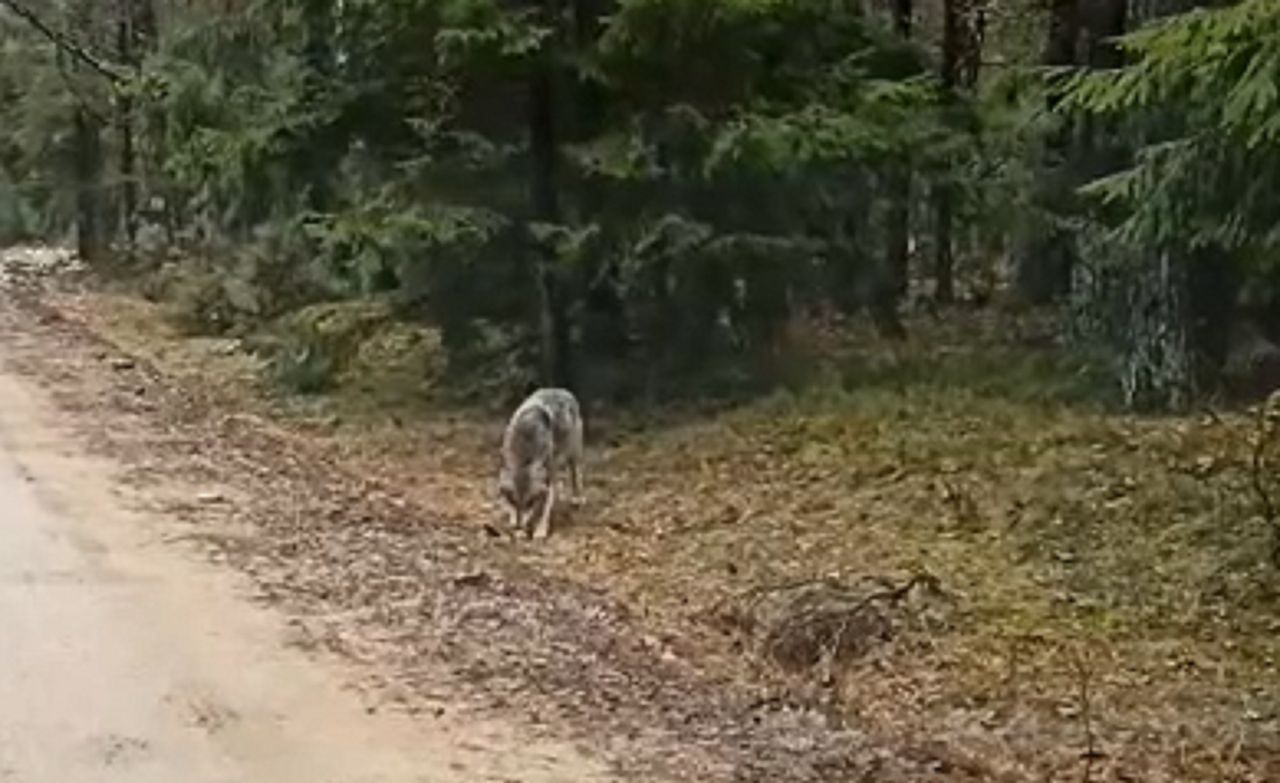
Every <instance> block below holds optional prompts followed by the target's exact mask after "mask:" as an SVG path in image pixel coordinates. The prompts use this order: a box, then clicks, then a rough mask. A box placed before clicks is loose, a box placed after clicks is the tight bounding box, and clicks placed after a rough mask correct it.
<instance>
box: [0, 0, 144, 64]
mask: <svg viewBox="0 0 1280 783" xmlns="http://www.w3.org/2000/svg"><path fill="white" fill-rule="evenodd" d="M0 5H2V6H4V7H5V8H8V9H9V10H10V11H12V12H13V14H14V16H17V17H18V18H19V19H22V20H23V21H25V22H26V23H27V24H29V25H31V27H32V28H34V29H35V30H36V32H38V33H40V34H41V35H43V36H44V37H45V38H47V39H49V42H50V43H52V44H53V45H54V46H56V47H58V48H59V49H61V50H62V51H64V52H66V53H67V54H69V55H71V56H72V57H74V58H75V59H77V60H79V61H80V62H82V63H84V64H85V65H87V66H89V67H90V68H91V69H93V70H94V71H96V72H97V73H98V74H99V75H101V76H103V77H105V78H106V79H107V80H108V81H110V82H111V83H112V84H118V83H119V82H122V81H124V77H123V76H122V75H121V74H120V72H119V71H117V70H116V69H115V68H114V67H112V66H110V65H108V64H107V63H105V62H103V61H102V60H100V59H99V58H97V57H96V56H94V55H93V54H91V53H90V52H89V51H88V50H87V49H85V48H84V47H83V46H81V45H79V44H77V43H76V42H75V41H73V40H71V39H70V38H69V37H68V36H66V35H64V34H62V33H60V32H58V31H57V30H55V29H53V28H52V27H50V26H49V25H48V24H47V23H46V22H45V21H44V20H43V19H41V18H40V15H39V14H37V13H36V12H35V11H32V10H31V9H30V8H27V7H26V6H25V5H23V4H22V3H19V2H18V0H0Z"/></svg>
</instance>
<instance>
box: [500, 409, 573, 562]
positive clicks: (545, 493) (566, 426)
mask: <svg viewBox="0 0 1280 783" xmlns="http://www.w3.org/2000/svg"><path fill="white" fill-rule="evenodd" d="M566 464H567V465H568V468H569V477H570V479H571V482H572V486H573V503H574V505H577V504H579V503H581V502H582V412H581V409H580V408H579V406H578V399H577V398H576V397H574V396H573V393H572V392H570V391H569V390H567V389H538V390H537V391H535V392H533V393H532V394H530V395H529V396H528V398H526V399H525V401H524V402H522V403H521V404H520V407H518V408H516V411H515V413H513V414H512V415H511V420H510V421H509V422H508V423H507V430H506V432H505V433H504V435H503V437H502V468H501V470H500V472H499V474H498V492H499V493H500V494H501V495H502V497H503V499H504V500H505V501H506V502H507V505H508V506H509V507H510V513H511V527H512V528H513V529H514V530H515V531H517V532H524V533H525V534H526V535H528V536H530V537H531V538H535V539H544V538H546V537H547V536H548V535H550V533H551V509H552V507H553V506H554V505H555V502H556V489H555V485H556V469H557V467H559V466H561V465H566ZM535 511H537V512H539V513H538V515H537V522H536V524H535V525H534V526H533V527H532V528H530V527H529V521H530V520H532V519H533V517H534V512H535Z"/></svg>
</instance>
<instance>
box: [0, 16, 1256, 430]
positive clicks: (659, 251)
mask: <svg viewBox="0 0 1280 783" xmlns="http://www.w3.org/2000/svg"><path fill="white" fill-rule="evenodd" d="M1205 5H1207V4H1204V3H1195V2H1191V1H1190V0H927V1H922V0H914V1H913V0H892V2H888V1H886V2H876V0H860V1H858V2H854V1H852V0H843V1H842V0H776V2H760V1H758V0H750V1H748V0H715V1H714V2H712V1H711V0H540V1H539V2H533V1H532V0H531V1H530V2H497V1H496V0H393V1H391V0H289V1H288V2H252V1H251V0H225V2H218V3H188V2H173V1H172V0H112V1H111V2H89V1H87V0H85V1H82V0H56V1H55V0H44V1H37V0H4V2H3V3H0V31H2V34H3V40H2V43H0V95H2V96H3V98H2V100H0V240H3V241H6V242H14V241H19V240H27V239H33V238H46V239H49V238H51V239H65V238H70V237H73V238H74V241H75V242H76V243H77V245H78V249H79V251H80V254H81V255H82V256H83V257H84V258H86V259H91V260H92V261H93V262H94V263H95V264H98V265H100V266H105V265H110V266H111V267H112V268H113V269H116V270H119V271H123V272H130V273H137V274H140V275H151V276H152V277H153V278H154V280H155V281H156V282H154V283H153V285H152V286H151V287H152V289H153V290H154V291H155V292H156V294H157V295H159V296H167V297H170V298H173V299H179V300H181V301H182V303H183V305H184V306H185V308H186V310H187V311H188V314H189V316H190V320H191V322H192V324H193V327H194V328H204V329H210V330H228V329H237V328H244V324H246V323H253V322H259V323H260V322H263V321H266V320H268V319H271V318H273V317H277V316H279V315H280V314H282V313H286V312H289V311H292V310H297V309H298V308H301V307H303V306H305V305H308V304H311V303H315V302H321V301H334V300H346V299H353V298H368V297H374V298H378V299H379V300H381V301H388V302H391V303H392V306H393V309H394V311H395V313H396V317H398V318H403V319H409V320H413V321H417V322H425V323H430V324H432V325H433V326H436V327H438V328H439V330H440V334H441V337H442V341H443V345H444V348H445V350H446V352H447V358H448V364H449V368H450V373H451V374H452V375H454V376H455V377H458V378H471V379H473V380H474V379H477V378H483V379H484V381H485V383H486V384H489V385H490V386H496V387H498V388H500V389H502V390H503V393H504V394H518V393H519V392H520V391H522V390H523V389H525V388H526V387H527V386H528V385H529V384H530V383H533V382H541V383H556V384H567V385H570V386H572V387H574V388H575V389H577V390H579V391H580V392H581V393H583V394H584V395H585V396H587V397H588V398H591V399H596V400H609V401H619V402H626V401H628V400H633V399H638V398H644V399H654V398H662V397H666V396H669V395H672V394H682V395H689V394H715V393H720V392H724V391H726V390H737V391H742V390H748V389H753V388H767V387H769V386H770V385H776V384H777V383H779V382H791V381H794V376H796V375H797V374H802V369H798V365H799V364H800V363H801V361H800V359H798V358H796V357H799V356H802V355H807V354H810V353H813V352H814V348H813V344H812V340H811V339H810V340H809V344H806V339H807V338H806V337H805V335H810V337H811V336H812V335H813V334H814V333H815V332H818V331H821V330H822V329H823V328H826V327H832V326H835V327H837V328H838V327H839V325H840V324H842V323H845V322H846V320H847V318H848V317H857V318H861V317H862V316H863V314H865V315H866V316H869V318H870V322H871V323H873V324H874V325H875V327H876V329H877V330H878V331H879V332H880V334H881V335H882V336H883V337H885V338H888V339H899V338H901V337H903V336H905V334H906V325H905V324H904V320H903V313H904V312H929V313H932V314H934V315H938V316H941V317H945V313H946V312H947V310H948V309H949V308H954V307H956V306H961V305H963V306H966V307H977V308H983V307H1005V308H1009V307H1019V306H1033V307H1040V306H1051V307H1052V308H1053V312H1055V313H1056V314H1057V318H1056V320H1055V327H1054V331H1055V336H1056V337H1058V338H1060V339H1061V340H1062V341H1063V342H1066V343H1068V344H1069V345H1071V346H1072V347H1073V349H1079V350H1080V351H1081V353H1082V355H1088V356H1090V357H1092V358H1093V359H1095V360H1096V361H1098V362H1100V365H1099V366H1102V367H1105V371H1106V373H1107V374H1108V376H1109V378H1110V381H1109V384H1110V385H1111V386H1112V387H1113V388H1116V389H1118V390H1119V391H1120V392H1121V397H1122V399H1123V402H1124V403H1125V404H1126V405H1128V406H1130V407H1132V408H1137V409H1143V410H1166V409H1185V408H1187V407H1188V406H1190V405H1193V404H1194V403H1195V402H1196V401H1197V400H1202V399H1204V398H1206V397H1207V396H1210V395H1214V394H1218V393H1220V392H1224V391H1226V392H1228V393H1244V394H1250V393H1257V392H1259V391H1263V390H1266V389H1268V388H1270V386H1269V384H1270V380H1271V376H1270V375H1269V373H1273V372H1274V369H1275V367H1276V365H1277V357H1278V356H1280V351H1278V350H1277V349H1276V347H1275V346H1274V344H1273V343H1272V342H1271V340H1272V338H1273V336H1274V335H1275V333H1276V331H1277V329H1278V328H1280V320H1277V318H1276V316H1275V313H1276V312H1280V311H1277V310H1276V308H1274V307H1272V306H1271V304H1272V300H1273V298H1274V296H1275V294H1276V292H1277V287H1276V284H1277V281H1276V272H1275V269H1276V265H1275V264H1274V263H1273V261H1274V258H1275V252H1274V246H1275V242H1276V239H1277V237H1276V234H1275V225H1276V221H1275V215H1276V207H1277V202H1276V201H1275V198H1274V197H1273V195H1272V191H1273V190H1274V189H1273V188H1272V187H1271V185H1272V183H1273V179H1272V178H1273V176H1274V174H1275V172H1276V167H1277V165H1278V164H1280V148H1278V146H1277V145H1280V121H1277V117H1278V116H1280V114H1278V113H1277V101H1278V100H1280V98H1278V97H1277V90H1276V87H1275V85H1276V78H1277V76H1280V32H1278V31H1280V9H1277V7H1276V6H1275V4H1273V3H1269V2H1263V1H1262V0H1253V1H1251V2H1241V3H1236V4H1227V5H1226V7H1222V8H1216V9H1209V8H1204V7H1201V6H1205ZM1219 5H1221V4H1219ZM801 325H807V327H808V329H805V328H802V327H801ZM815 327H816V328H815ZM333 350H335V349H333V348H332V346H329V347H326V346H324V345H319V344H317V345H304V346H301V347H299V348H297V349H296V350H294V351H292V353H291V354H290V356H291V357H292V358H291V359H289V360H288V361H290V362H292V363H293V364H295V365H297V366H296V367H293V368H291V372H286V373H285V374H286V375H289V376H290V377H296V378H297V379H298V384H299V385H301V386H307V385H308V384H313V385H314V384H320V383H322V382H323V376H324V375H325V373H326V372H327V371H329V370H330V369H331V368H332V366H333V365H334V364H335V363H337V362H340V360H341V359H340V357H332V356H328V355H327V354H328V353H332V352H333ZM691 390H692V391H691Z"/></svg>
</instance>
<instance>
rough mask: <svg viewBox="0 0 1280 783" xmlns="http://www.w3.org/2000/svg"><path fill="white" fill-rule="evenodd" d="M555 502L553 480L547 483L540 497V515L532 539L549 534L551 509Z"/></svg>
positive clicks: (540, 538)
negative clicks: (544, 493)
mask: <svg viewBox="0 0 1280 783" xmlns="http://www.w3.org/2000/svg"><path fill="white" fill-rule="evenodd" d="M555 504H556V485H555V482H554V481H553V482H551V483H550V484H548V485H547V494H546V496H545V497H544V498H543V499H542V516H540V517H538V524H537V526H536V527H535V528H534V529H533V538H534V540H537V541H542V540H544V539H546V537H547V536H549V535H551V509H552V507H554V506H555Z"/></svg>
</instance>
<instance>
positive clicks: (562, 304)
mask: <svg viewBox="0 0 1280 783" xmlns="http://www.w3.org/2000/svg"><path fill="white" fill-rule="evenodd" d="M558 6H559V3H558V2H557V0H543V2H542V10H543V13H544V15H545V17H546V19H547V20H549V21H550V22H551V23H555V21H556V20H557V18H558V12H559V7H558ZM551 45H553V46H554V45H556V44H555V43H553V44H551ZM554 71H555V65H554V59H553V58H552V57H551V56H549V55H547V56H544V57H543V58H542V61H541V62H540V63H538V64H537V65H535V67H534V71H533V74H532V76H531V79H530V85H529V110H528V121H529V154H530V158H531V163H532V176H531V179H530V206H531V207H532V213H533V219H534V220H536V221H539V222H542V223H548V224H558V223H560V222H561V214H560V192H559V185H558V183H557V181H556V158H557V155H558V150H559V141H558V139H557V135H556V89H555V84H556V75H555V72H554ZM537 250H538V252H537V254H536V255H535V260H534V263H533V265H532V270H533V278H534V285H535V287H536V288H537V291H538V337H539V345H540V354H541V355H540V364H541V374H542V383H543V384H544V385H552V386H564V387H568V388H573V386H574V385H575V384H574V379H573V360H572V359H573V357H572V335H571V331H570V324H569V320H568V306H567V302H566V301H565V295H564V291H563V286H562V283H561V280H560V275H559V274H558V273H557V270H556V269H555V264H556V261H557V259H556V258H555V257H554V250H553V249H552V248H550V247H545V246H544V247H540V248H538V249H537Z"/></svg>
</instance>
